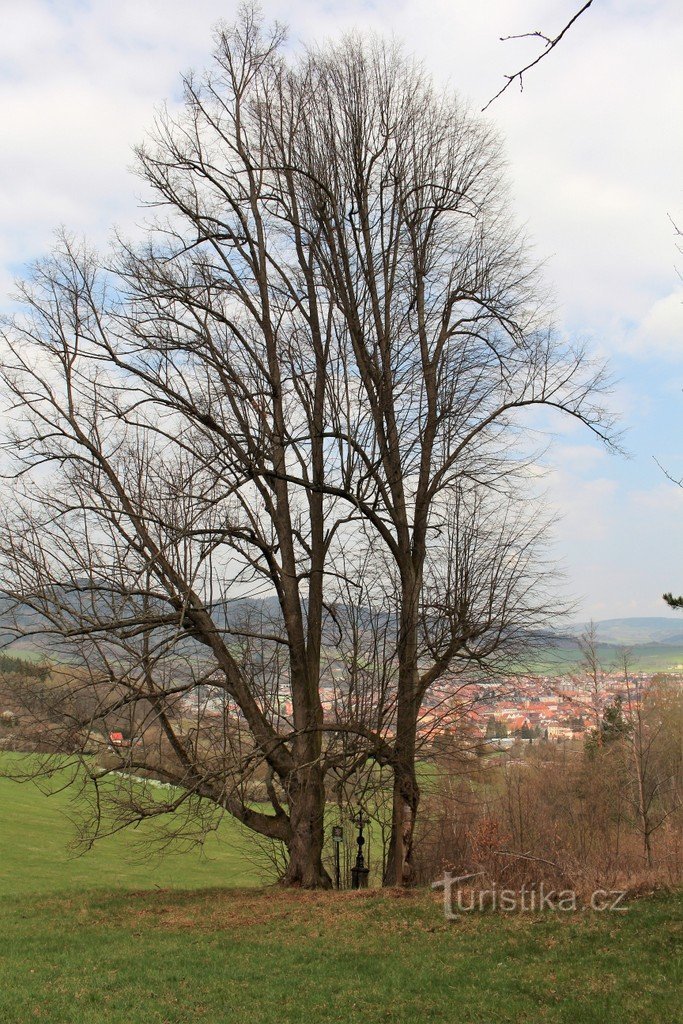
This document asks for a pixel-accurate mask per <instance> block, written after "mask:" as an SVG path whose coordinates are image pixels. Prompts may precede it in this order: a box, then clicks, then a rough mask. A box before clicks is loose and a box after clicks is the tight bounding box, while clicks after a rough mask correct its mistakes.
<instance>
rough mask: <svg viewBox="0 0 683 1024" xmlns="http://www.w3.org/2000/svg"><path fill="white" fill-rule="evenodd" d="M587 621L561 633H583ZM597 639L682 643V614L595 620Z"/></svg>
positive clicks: (568, 627) (642, 642)
mask: <svg viewBox="0 0 683 1024" xmlns="http://www.w3.org/2000/svg"><path fill="white" fill-rule="evenodd" d="M587 626H588V623H587V622H575V623H572V624H571V625H569V626H567V627H566V628H563V629H562V630H561V631H560V632H562V633H563V634H565V635H568V636H580V635H581V634H582V633H583V632H584V630H585V629H586V627H587ZM595 629H596V633H597V637H598V640H599V641H600V642H601V643H604V644H617V645H621V646H624V645H625V646H627V647H628V646H632V645H635V644H672V645H679V644H683V615H679V616H677V617H675V618H674V617H673V616H666V617H664V616H661V617H658V616H652V617H650V618H633V619H601V620H600V621H598V622H596V623H595Z"/></svg>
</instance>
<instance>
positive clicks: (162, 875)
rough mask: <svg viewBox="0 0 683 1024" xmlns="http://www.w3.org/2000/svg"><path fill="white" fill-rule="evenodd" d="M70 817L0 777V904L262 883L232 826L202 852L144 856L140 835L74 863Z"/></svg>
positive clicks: (255, 861)
mask: <svg viewBox="0 0 683 1024" xmlns="http://www.w3.org/2000/svg"><path fill="white" fill-rule="evenodd" d="M12 760H14V761H15V763H16V761H17V759H16V755H9V754H4V755H2V761H1V762H0V765H4V766H5V767H7V765H8V764H9V763H10V761H12ZM73 813H74V807H73V805H72V801H71V795H70V793H69V791H68V790H63V791H61V792H56V793H54V794H53V795H51V796H45V795H44V794H43V793H42V792H41V791H40V790H39V789H38V788H37V787H36V786H35V785H34V784H33V783H30V782H27V783H21V784H19V783H16V782H13V781H11V780H9V779H7V778H2V777H0V899H4V898H6V897H7V896H9V895H24V894H25V895H29V894H32V893H35V894H45V895H48V894H53V893H59V892H69V893H72V892H77V891H81V890H84V889H94V888H105V889H120V888H123V889H132V888H134V889H153V888H155V887H162V888H168V887H174V888H179V889H200V888H206V887H207V886H223V885H232V886H236V885H237V886H248V885H258V884H263V882H264V881H265V880H267V879H268V878H269V874H268V865H267V863H266V861H265V859H264V858H263V857H262V856H260V855H259V850H258V849H256V848H255V847H254V845H253V843H252V842H251V841H250V840H249V838H248V837H247V836H245V835H244V834H243V833H242V831H241V830H240V827H239V825H238V824H237V823H236V822H235V821H234V819H232V818H225V819H224V820H223V822H222V824H221V826H220V828H219V829H218V831H217V832H216V833H212V834H210V835H209V836H208V838H207V840H206V843H205V845H204V850H203V852H200V851H199V850H198V849H196V850H195V851H194V852H191V853H187V852H186V853H177V852H171V853H168V854H166V855H164V856H163V857H161V856H159V855H158V854H152V853H150V850H149V848H148V846H147V844H146V843H145V837H146V833H145V829H144V828H142V827H141V828H139V829H137V830H128V831H126V832H120V833H118V834H117V835H115V836H112V837H110V838H107V839H103V840H102V841H101V842H98V843H97V844H96V845H95V847H94V848H93V849H92V850H90V851H88V852H87V853H85V854H83V855H82V856H76V855H75V854H74V850H73V839H74V837H75V832H74V829H73V827H72V824H71V818H72V817H73ZM0 1021H1V1018H0Z"/></svg>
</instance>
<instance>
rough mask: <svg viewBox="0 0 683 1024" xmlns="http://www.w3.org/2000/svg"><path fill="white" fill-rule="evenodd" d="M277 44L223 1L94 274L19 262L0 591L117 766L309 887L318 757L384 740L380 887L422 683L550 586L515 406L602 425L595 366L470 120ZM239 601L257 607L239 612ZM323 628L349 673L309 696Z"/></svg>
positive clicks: (464, 658)
mask: <svg viewBox="0 0 683 1024" xmlns="http://www.w3.org/2000/svg"><path fill="white" fill-rule="evenodd" d="M282 40H283V33H282V31H281V30H280V29H279V28H278V27H275V28H274V29H273V31H272V32H271V33H270V34H267V33H266V32H264V30H263V28H262V26H261V25H260V23H259V20H258V18H257V17H256V16H255V14H254V12H253V11H252V10H250V9H245V10H243V11H242V13H241V15H240V18H239V19H238V21H237V23H236V25H235V26H234V27H233V28H230V29H227V28H226V29H222V30H220V31H219V33H218V38H217V50H216V55H215V63H214V66H213V69H212V70H211V71H210V72H209V73H207V74H206V75H205V76H203V77H202V78H195V77H193V76H189V77H187V78H186V79H185V105H184V108H183V110H182V111H181V113H180V114H179V115H177V116H174V115H172V114H171V113H169V112H168V111H161V112H160V113H159V115H158V117H157V122H156V126H155V129H154V131H153V133H152V134H151V136H150V139H149V140H148V142H147V144H146V145H145V146H143V147H142V148H141V149H140V150H139V153H138V166H139V171H140V174H141V175H142V177H143V179H144V180H145V182H146V184H147V186H148V187H149V194H150V196H151V199H150V206H151V207H152V208H154V209H156V211H157V212H156V215H155V219H154V221H153V222H152V224H151V225H150V231H149V234H148V236H147V239H146V241H145V242H144V243H143V244H142V245H139V246H133V245H129V244H126V243H124V242H123V241H119V242H118V243H117V247H116V251H115V253H114V255H113V257H112V259H111V261H110V266H109V267H108V268H107V269H100V268H99V267H98V265H97V260H96V259H95V257H93V256H91V255H89V254H88V253H87V252H84V251H82V250H80V249H79V248H78V247H76V246H74V244H73V243H71V242H69V241H68V240H64V241H63V243H62V249H61V253H60V254H59V255H58V256H56V257H54V258H53V259H51V260H47V261H45V262H43V263H42V264H41V265H39V266H38V267H37V268H36V271H35V274H34V278H33V282H32V284H30V285H28V286H25V288H24V292H23V298H24V304H25V307H24V308H25V312H24V314H23V315H20V316H19V317H18V319H17V320H16V322H15V323H14V325H13V326H12V327H10V328H9V329H8V332H7V335H6V344H7V347H8V358H7V360H6V368H5V379H6V383H7V386H8V388H9V390H10V394H11V395H12V396H13V400H14V403H15V410H16V412H17V413H19V414H20V415H21V420H20V422H19V425H18V426H17V428H16V430H15V432H14V433H13V435H12V436H11V439H10V441H9V448H10V450H11V453H12V454H13V456H14V457H15V459H16V460H17V467H16V476H15V480H16V485H17V489H18V492H19V494H20V495H21V494H22V492H23V497H20V499H19V502H18V504H17V505H16V506H15V507H13V508H9V509H7V511H6V513H5V521H4V532H3V539H2V543H1V549H2V554H3V558H4V563H5V571H6V579H7V581H8V582H7V584H6V588H5V589H6V591H7V592H8V593H9V594H10V596H11V597H12V598H13V599H14V600H15V602H16V603H17V607H23V608H25V607H29V608H32V609H33V610H34V612H35V614H36V615H37V616H39V622H40V628H41V629H43V630H44V631H45V630H47V631H49V632H50V634H51V636H52V637H56V638H61V640H62V642H63V643H64V644H66V645H67V646H69V647H70V648H73V649H75V650H76V651H77V653H78V657H79V660H80V662H81V663H82V664H83V665H85V666H87V668H86V670H85V671H86V676H87V685H90V686H91V687H94V688H95V693H96V694H97V701H96V707H95V708H94V709H91V712H90V713H91V721H92V722H93V723H94V722H104V721H107V720H109V718H110V717H111V715H112V714H114V711H118V710H120V709H122V708H132V709H136V714H135V715H133V719H134V722H133V723H132V727H133V725H134V729H135V731H136V736H135V739H136V740H139V741H140V742H138V743H136V744H135V745H131V747H130V749H129V751H128V753H127V755H126V764H127V767H128V769H129V771H137V770H139V769H143V768H150V767H153V768H154V769H155V770H156V771H157V772H161V773H163V774H164V777H166V778H168V780H169V781H171V782H173V783H174V784H176V785H177V786H178V787H180V792H181V795H180V796H178V797H174V798H173V806H174V808H175V807H176V806H189V803H190V801H189V797H188V795H187V794H190V796H191V797H192V798H193V799H194V800H195V803H199V804H201V802H202V801H204V802H208V803H209V804H210V805H216V806H219V807H221V808H224V809H225V810H227V811H229V812H230V813H231V814H234V815H235V816H236V817H238V818H239V820H240V821H242V822H244V823H245V824H246V825H248V826H249V827H251V828H253V829H255V830H256V831H257V832H259V833H261V834H263V835H266V836H269V837H272V838H274V839H276V840H279V841H281V842H282V843H284V844H285V845H286V846H287V849H288V854H289V863H288V868H287V874H286V879H287V881H289V882H292V883H297V884H303V885H310V886H316V885H326V884H329V878H328V876H327V873H326V872H325V870H324V867H323V865H322V860H321V857H322V846H323V840H324V808H325V775H326V773H327V772H329V771H332V770H334V769H339V770H341V771H342V772H347V771H348V770H349V769H350V768H351V769H353V770H356V769H357V767H360V766H361V763H362V761H363V760H364V759H365V761H367V760H368V759H371V760H374V761H376V762H378V763H379V764H380V766H382V765H383V766H387V767H388V768H389V769H390V771H391V773H392V776H393V795H392V808H393V809H392V835H391V842H390V849H389V855H388V859H387V865H386V873H385V878H386V880H387V881H388V882H390V883H399V884H402V883H404V882H405V881H407V880H409V879H410V877H411V851H412V836H413V828H414V823H415V817H416V814H417V810H418V805H419V786H418V784H417V777H416V771H415V758H416V742H417V741H416V735H417V728H418V722H419V718H420V714H421V709H422V706H423V702H424V699H425V695H426V694H427V693H428V692H429V691H430V689H431V688H432V687H433V686H434V685H435V684H436V683H437V682H438V681H439V680H442V679H444V678H446V677H447V675H448V673H450V672H452V671H453V669H454V666H456V667H457V666H458V665H459V664H463V663H465V664H471V663H473V662H475V663H477V662H483V661H486V660H487V659H490V658H492V657H494V656H496V654H497V653H499V652H501V651H503V650H512V649H514V648H515V646H516V647H517V648H518V647H519V645H520V643H521V642H522V641H523V639H524V636H525V635H526V630H527V629H528V628H529V627H530V626H533V625H538V624H540V623H541V622H542V621H543V619H544V618H545V617H546V616H547V613H548V610H549V604H548V601H547V594H546V593H545V591H544V589H543V587H544V573H543V571H540V572H539V571H536V570H533V571H531V570H530V567H531V566H532V565H533V564H534V561H533V559H534V556H535V554H536V553H537V550H538V544H539V540H540V532H539V530H534V529H533V528H531V529H530V528H529V518H528V516H527V517H525V516H523V515H521V514H520V512H519V508H520V506H519V494H520V488H522V489H523V488H526V489H527V490H528V488H529V482H528V478H527V477H526V476H525V474H526V470H527V467H528V465H529V463H530V461H532V460H533V457H534V452H533V451H530V450H529V443H528V441H527V440H526V431H525V429H524V422H523V419H521V418H520V417H521V414H522V412H523V410H524V409H528V408H531V407H535V406H541V407H545V408H546V409H555V410H560V411H562V412H564V413H565V414H568V415H569V416H572V417H574V418H575V419H577V420H579V421H580V422H582V423H584V424H585V425H586V426H587V427H588V429H590V430H592V431H593V432H594V433H595V434H596V435H597V436H598V437H600V438H602V439H603V440H604V441H606V442H607V443H610V441H611V424H610V421H609V417H608V415H607V414H606V412H605V410H604V408H603V406H602V403H601V399H600V395H601V392H602V391H603V390H604V388H605V383H606V382H605V377H604V374H603V371H602V370H601V368H599V367H597V368H596V367H593V366H592V365H591V364H590V361H589V360H588V359H587V358H586V355H585V353H584V352H583V351H581V350H579V349H574V348H572V347H571V346H569V345H567V344H565V343H563V342H561V341H560V340H559V339H558V338H557V336H556V335H555V333H554V331H553V329H552V323H551V321H550V319H549V314H548V310H547V304H546V302H545V301H544V299H543V296H542V295H541V294H540V292H539V285H538V282H537V275H536V272H535V269H534V268H533V267H532V266H531V265H530V262H529V258H528V254H527V252H526V246H525V242H524V239H523V237H522V236H521V234H520V232H519V231H518V229H517V228H516V227H515V226H514V225H513V224H512V223H511V221H510V219H509V217H508V215H507V197H506V192H505V187H504V180H503V160H502V155H501V151H500V146H499V143H498V141H497V139H496V138H495V136H494V135H493V134H492V132H491V131H490V129H488V128H486V127H485V126H483V125H482V124H481V123H480V122H479V121H478V120H477V119H476V118H475V117H473V116H472V115H470V114H469V113H468V111H467V110H465V109H464V108H463V107H462V106H461V104H460V103H459V102H458V101H456V100H455V99H453V98H452V97H450V96H448V95H445V94H443V95H442V94H438V93H436V92H435V91H434V90H433V88H432V86H431V85H430V83H429V81H428V80H427V79H426V77H425V76H424V74H423V72H422V71H421V70H420V69H419V68H417V67H416V66H415V65H414V64H413V63H411V61H409V60H408V59H406V58H405V57H404V56H403V55H402V54H401V53H400V52H399V51H398V49H397V48H395V47H393V46H387V45H384V44H381V43H379V42H376V41H367V40H363V39H360V38H357V37H350V38H347V39H346V40H344V41H343V42H342V43H340V44H338V45H331V46H327V47H326V48H324V49H322V50H311V51H308V52H305V53H304V54H303V55H301V56H300V57H299V58H296V59H291V60H290V61H286V60H285V58H284V57H283V51H282V47H281V44H282ZM361 565H363V566H364V569H363V572H364V580H367V581H370V580H372V581H373V584H372V587H369V588H366V590H365V591H364V590H363V588H362V587H361V588H360V590H357V593H358V595H359V599H358V600H355V601H353V600H349V592H350V591H349V588H350V587H351V588H353V586H354V584H355V583H357V581H358V571H359V566H361ZM530 571H531V575H529V573H530ZM259 595H260V596H261V597H263V596H264V595H266V596H267V595H272V597H273V598H274V608H273V610H272V613H271V614H269V615H267V616H265V617H264V615H263V614H262V612H259V611H258V607H261V608H262V605H261V606H258V607H256V606H253V605H252V606H251V607H250V608H249V609H248V611H249V614H245V608H244V605H243V604H242V605H240V601H241V602H244V600H245V598H246V597H247V596H259ZM365 597H367V599H368V603H367V604H366V602H365ZM360 598H362V599H360ZM342 603H343V604H344V606H345V607H348V608H350V609H355V611H352V612H351V613H344V614H341V615H340V614H339V607H340V606H341V604H342ZM363 607H366V608H367V607H369V608H370V609H374V610H373V611H371V613H370V614H369V616H367V615H366V623H367V622H369V628H368V632H367V634H365V635H361V632H362V631H360V630H359V628H358V626H359V623H360V619H359V615H360V611H359V609H361V608H363ZM335 608H336V609H337V610H336V611H335ZM382 608H384V609H388V611H386V612H385V617H384V618H383V619H382V618H380V617H378V609H382ZM373 616H374V619H373ZM255 617H256V621H254V618H255ZM354 617H355V625H354ZM340 623H341V626H340ZM373 623H374V624H373ZM336 629H340V636H339V639H338V641H337V646H338V647H339V649H340V651H341V659H342V661H344V660H345V662H346V666H347V669H349V675H348V678H347V679H346V681H345V686H344V688H343V690H342V699H340V700H339V701H336V702H335V708H334V710H333V713H332V715H331V717H330V716H328V721H326V719H325V709H324V707H323V702H322V698H321V678H322V675H323V672H324V670H325V663H326V662H329V661H330V659H329V656H328V653H327V651H326V650H325V648H326V642H327V640H328V639H329V637H330V636H334V635H335V630H336ZM387 630H389V633H387ZM369 637H374V640H373V642H375V643H376V646H375V649H374V653H373V656H372V657H371V658H370V659H369V660H367V659H364V658H359V652H360V651H361V650H362V648H363V647H365V648H366V649H367V644H368V638H369ZM387 637H389V639H387ZM380 639H381V645H388V644H389V641H391V644H393V647H392V654H391V657H389V658H384V659H383V660H382V663H381V665H378V664H377V651H378V650H380V649H382V648H381V645H380ZM331 660H332V661H334V659H331ZM373 666H374V667H373ZM84 685H86V684H85V683H84ZM207 688H208V689H207ZM216 692H217V693H218V694H220V695H222V698H221V699H222V707H221V716H222V717H221V726H220V728H213V729H209V728H208V727H207V726H206V722H205V721H204V718H205V717H206V715H205V712H206V710H207V707H208V705H202V700H204V697H203V696H202V695H203V694H206V693H208V694H209V695H210V697H209V698H208V699H210V700H211V701H213V700H214V698H213V696H211V695H213V694H214V693H216ZM290 705H291V710H289V711H288V710H287V708H288V707H289V706H290ZM188 707H191V708H193V709H194V714H195V716H196V715H199V718H200V721H199V724H196V723H195V724H192V723H191V722H190V721H189V717H188V714H187V711H188ZM202 708H204V710H203V711H202ZM209 710H211V709H209ZM138 712H139V713H138ZM131 713H132V712H131ZM344 737H346V739H344ZM345 744H346V745H345ZM259 773H261V774H260V775H259ZM249 778H254V779H257V780H258V781H262V782H263V785H264V786H265V787H266V790H267V794H268V799H269V801H270V805H271V809H270V811H269V812H266V811H264V810H263V809H262V808H256V807H255V806H254V804H253V801H252V800H250V798H249V793H248V791H247V789H246V787H245V779H249ZM128 796H129V801H128V804H127V806H128V808H129V809H130V808H131V807H133V809H134V814H133V817H135V816H136V815H138V816H140V815H143V814H148V813H151V814H156V813H157V812H158V808H159V802H158V801H156V802H154V801H152V802H148V803H147V804H146V805H145V806H144V807H142V806H140V805H139V804H136V803H135V800H134V799H133V797H132V796H130V794H128ZM202 806H203V804H202ZM166 809H167V810H168V809H169V808H168V807H167V808H166Z"/></svg>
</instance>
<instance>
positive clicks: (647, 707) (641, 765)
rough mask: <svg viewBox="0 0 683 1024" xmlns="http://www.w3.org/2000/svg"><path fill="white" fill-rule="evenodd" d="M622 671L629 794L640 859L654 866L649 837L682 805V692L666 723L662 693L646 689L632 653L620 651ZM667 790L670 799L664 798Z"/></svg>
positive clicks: (676, 697) (649, 866)
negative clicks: (679, 785) (634, 665)
mask: <svg viewBox="0 0 683 1024" xmlns="http://www.w3.org/2000/svg"><path fill="white" fill-rule="evenodd" d="M621 670H622V673H623V679H624V686H625V689H626V709H625V711H626V713H625V718H626V722H627V724H628V734H627V737H626V741H627V745H628V750H629V753H630V762H631V772H630V775H631V780H632V787H631V788H632V792H633V796H632V800H631V802H632V805H633V807H634V810H635V815H634V816H635V822H636V828H637V830H638V832H639V833H640V835H641V837H642V841H643V857H644V860H645V863H646V865H647V867H648V868H652V867H653V866H654V857H653V850H652V837H653V835H654V834H655V833H656V832H657V830H658V829H660V828H661V827H662V825H663V824H664V822H665V821H666V820H667V818H668V817H669V816H670V815H671V814H673V813H675V812H676V811H677V810H678V809H679V808H680V796H679V794H678V793H677V788H678V784H679V782H680V773H681V754H680V737H681V701H680V696H678V695H676V696H675V697H674V702H673V703H674V708H675V711H674V715H673V722H672V721H671V720H669V721H667V716H666V713H665V705H666V703H667V701H666V697H665V695H664V694H662V693H656V692H655V693H654V694H650V693H648V692H647V690H644V688H643V686H642V684H641V682H640V680H639V679H638V677H637V676H636V675H635V674H634V672H633V669H632V655H631V653H630V651H628V650H625V651H623V652H622V654H621ZM653 697H654V699H653ZM672 724H673V729H672V728H671V726H672ZM671 741H673V744H671ZM672 753H673V756H671V754H672ZM667 789H669V790H670V791H671V794H670V795H671V796H672V797H673V799H670V800H667V799H666V795H667V794H666V791H667Z"/></svg>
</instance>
